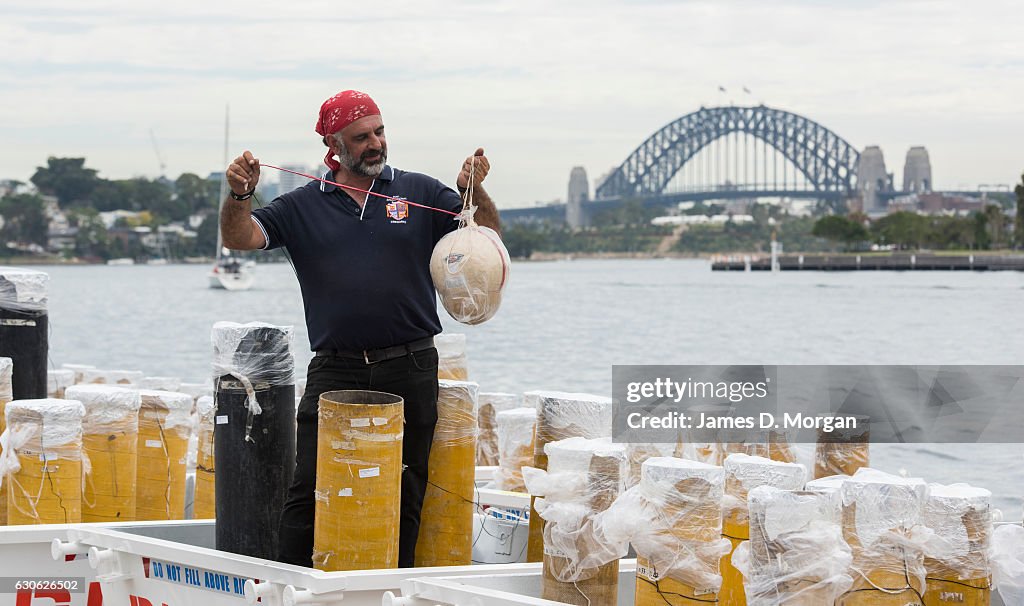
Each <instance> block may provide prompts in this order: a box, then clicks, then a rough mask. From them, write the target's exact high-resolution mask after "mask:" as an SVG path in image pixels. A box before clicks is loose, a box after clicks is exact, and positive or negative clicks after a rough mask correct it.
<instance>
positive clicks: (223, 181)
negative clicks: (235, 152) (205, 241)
mask: <svg viewBox="0 0 1024 606" xmlns="http://www.w3.org/2000/svg"><path fill="white" fill-rule="evenodd" d="M230 112H231V105H225V106H224V162H223V163H222V164H221V166H222V167H223V168H224V170H225V171H226V170H227V167H228V129H229V117H230ZM218 195H219V196H220V199H219V200H218V201H217V259H218V260H220V257H221V254H222V251H223V250H224V243H223V241H222V240H221V234H220V213H221V211H222V210H223V207H224V201H225V200H226V199H227V197H228V177H227V175H225V174H222V175H221V177H220V193H219V194H218Z"/></svg>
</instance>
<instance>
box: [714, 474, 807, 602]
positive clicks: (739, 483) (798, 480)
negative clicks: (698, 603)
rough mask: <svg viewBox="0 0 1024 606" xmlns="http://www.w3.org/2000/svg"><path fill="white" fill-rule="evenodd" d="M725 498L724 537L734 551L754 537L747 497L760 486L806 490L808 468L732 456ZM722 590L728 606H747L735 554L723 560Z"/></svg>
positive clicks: (722, 598) (723, 506)
mask: <svg viewBox="0 0 1024 606" xmlns="http://www.w3.org/2000/svg"><path fill="white" fill-rule="evenodd" d="M724 467H725V496H724V497H722V535H723V536H724V537H726V538H727V539H729V541H731V542H732V549H733V551H735V550H736V548H737V547H738V546H739V545H740V544H741V543H743V542H744V541H746V540H748V539H749V538H750V526H749V518H748V515H749V512H748V510H747V495H748V494H749V493H750V491H751V490H753V489H754V488H757V487H758V486H773V487H775V488H782V489H786V490H799V489H801V488H803V486H804V482H805V481H806V479H807V469H806V468H805V467H804V466H803V465H801V464H799V463H785V462H782V461H773V460H771V459H768V458H765V457H756V456H750V455H745V454H731V455H729V456H728V457H726V458H725V465H724ZM721 570H722V591H721V592H720V593H719V597H720V598H721V600H722V601H723V603H725V604H735V605H736V606H745V605H746V593H745V592H744V589H743V575H742V574H740V571H739V570H737V569H736V567H734V566H733V565H732V554H731V553H730V554H729V555H727V556H725V557H723V558H722V562H721Z"/></svg>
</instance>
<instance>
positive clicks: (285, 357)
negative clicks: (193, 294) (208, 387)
mask: <svg viewBox="0 0 1024 606" xmlns="http://www.w3.org/2000/svg"><path fill="white" fill-rule="evenodd" d="M210 336H211V339H212V341H213V380H214V382H215V386H216V382H218V381H221V380H222V377H225V376H230V377H234V378H235V379H237V380H238V381H239V382H240V383H241V384H242V386H243V387H244V389H245V391H246V393H247V394H248V395H249V398H248V400H247V402H246V404H247V406H248V407H249V420H248V422H247V423H246V439H247V440H249V439H251V438H250V434H249V432H250V431H251V429H252V420H253V417H254V416H255V415H258V414H260V412H261V409H260V404H259V401H258V400H257V397H256V392H257V391H263V390H266V389H268V388H269V387H271V386H277V385H294V384H295V356H294V355H292V347H291V346H292V327H291V326H274V325H272V324H266V323H263V322H250V323H248V324H238V323H236V322H217V323H216V324H214V325H213V330H212V331H211V333H210ZM216 388H217V389H219V387H216Z"/></svg>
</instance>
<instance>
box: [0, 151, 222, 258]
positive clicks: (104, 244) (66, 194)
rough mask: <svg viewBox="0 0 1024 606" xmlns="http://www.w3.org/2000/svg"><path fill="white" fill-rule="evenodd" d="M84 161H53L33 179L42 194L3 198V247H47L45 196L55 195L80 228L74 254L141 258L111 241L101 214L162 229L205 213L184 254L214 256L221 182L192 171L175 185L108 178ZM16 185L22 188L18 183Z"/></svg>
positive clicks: (119, 242) (0, 203) (0, 210)
mask: <svg viewBox="0 0 1024 606" xmlns="http://www.w3.org/2000/svg"><path fill="white" fill-rule="evenodd" d="M85 162H86V161H85V158H57V157H50V158H48V159H47V161H46V166H40V167H37V168H36V171H35V172H34V173H33V175H32V177H31V178H30V179H29V181H31V183H32V185H34V186H35V188H36V190H37V191H38V194H25V193H20V194H19V193H10V194H8V195H6V196H4V197H3V198H0V217H2V218H3V225H2V226H0V243H3V244H6V243H7V242H18V243H23V244H35V245H39V246H43V247H45V246H46V244H47V235H48V226H49V219H48V217H47V216H46V204H45V201H44V199H43V197H42V196H53V197H55V198H56V200H57V205H58V207H59V209H60V210H61V211H62V212H64V214H65V216H66V217H67V218H68V221H69V223H70V226H71V227H74V228H76V229H77V235H76V237H75V247H74V251H73V252H74V253H75V254H76V255H81V256H91V257H100V258H110V257H112V256H140V255H141V254H142V252H143V251H141V250H139V248H140V247H139V246H138V245H137V244H135V245H132V244H129V243H126V242H125V240H124V239H119V238H112V237H111V235H110V234H108V232H107V230H106V227H105V225H104V224H103V222H102V221H101V220H100V218H99V213H100V212H106V211H112V210H129V211H135V212H140V213H142V214H141V215H140V219H139V220H137V221H135V222H134V224H126V225H124V227H136V226H147V227H153V228H156V227H159V226H161V225H166V224H168V223H171V222H175V221H182V222H184V221H186V220H187V219H188V218H189V217H190V216H192V215H194V214H198V213H205V214H206V215H207V217H206V219H205V220H204V221H203V223H202V224H201V225H200V227H199V229H198V230H197V231H198V236H197V238H196V239H195V242H193V243H192V245H191V246H189V249H188V250H181V251H180V253H181V254H182V255H190V254H206V255H210V254H212V252H213V249H214V248H215V247H216V238H217V231H216V230H217V207H218V204H219V200H218V198H219V188H220V184H219V183H218V182H216V181H212V180H209V179H207V178H205V177H201V176H199V175H196V174H193V173H184V174H182V175H180V176H179V177H178V178H177V179H175V180H173V181H171V180H169V179H165V178H159V179H146V178H142V177H136V178H132V179H116V180H112V179H105V178H103V177H100V176H99V172H98V171H97V170H95V169H92V168H88V167H86V165H85ZM15 185H22V184H21V183H15Z"/></svg>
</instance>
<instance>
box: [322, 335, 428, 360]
mask: <svg viewBox="0 0 1024 606" xmlns="http://www.w3.org/2000/svg"><path fill="white" fill-rule="evenodd" d="M433 346H434V337H427V338H425V339H418V340H416V341H409V342H408V343H403V344H402V345H393V346H391V347H381V348H380V349H364V350H362V351H347V350H343V349H319V350H317V352H316V355H317V357H321V356H337V357H339V358H348V359H351V360H362V361H363V362H366V363H367V364H374V363H376V362H383V361H384V360H393V359H395V358H401V357H402V356H405V355H408V354H411V353H413V352H414V351H423V350H424V349H430V348H431V347H433Z"/></svg>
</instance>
